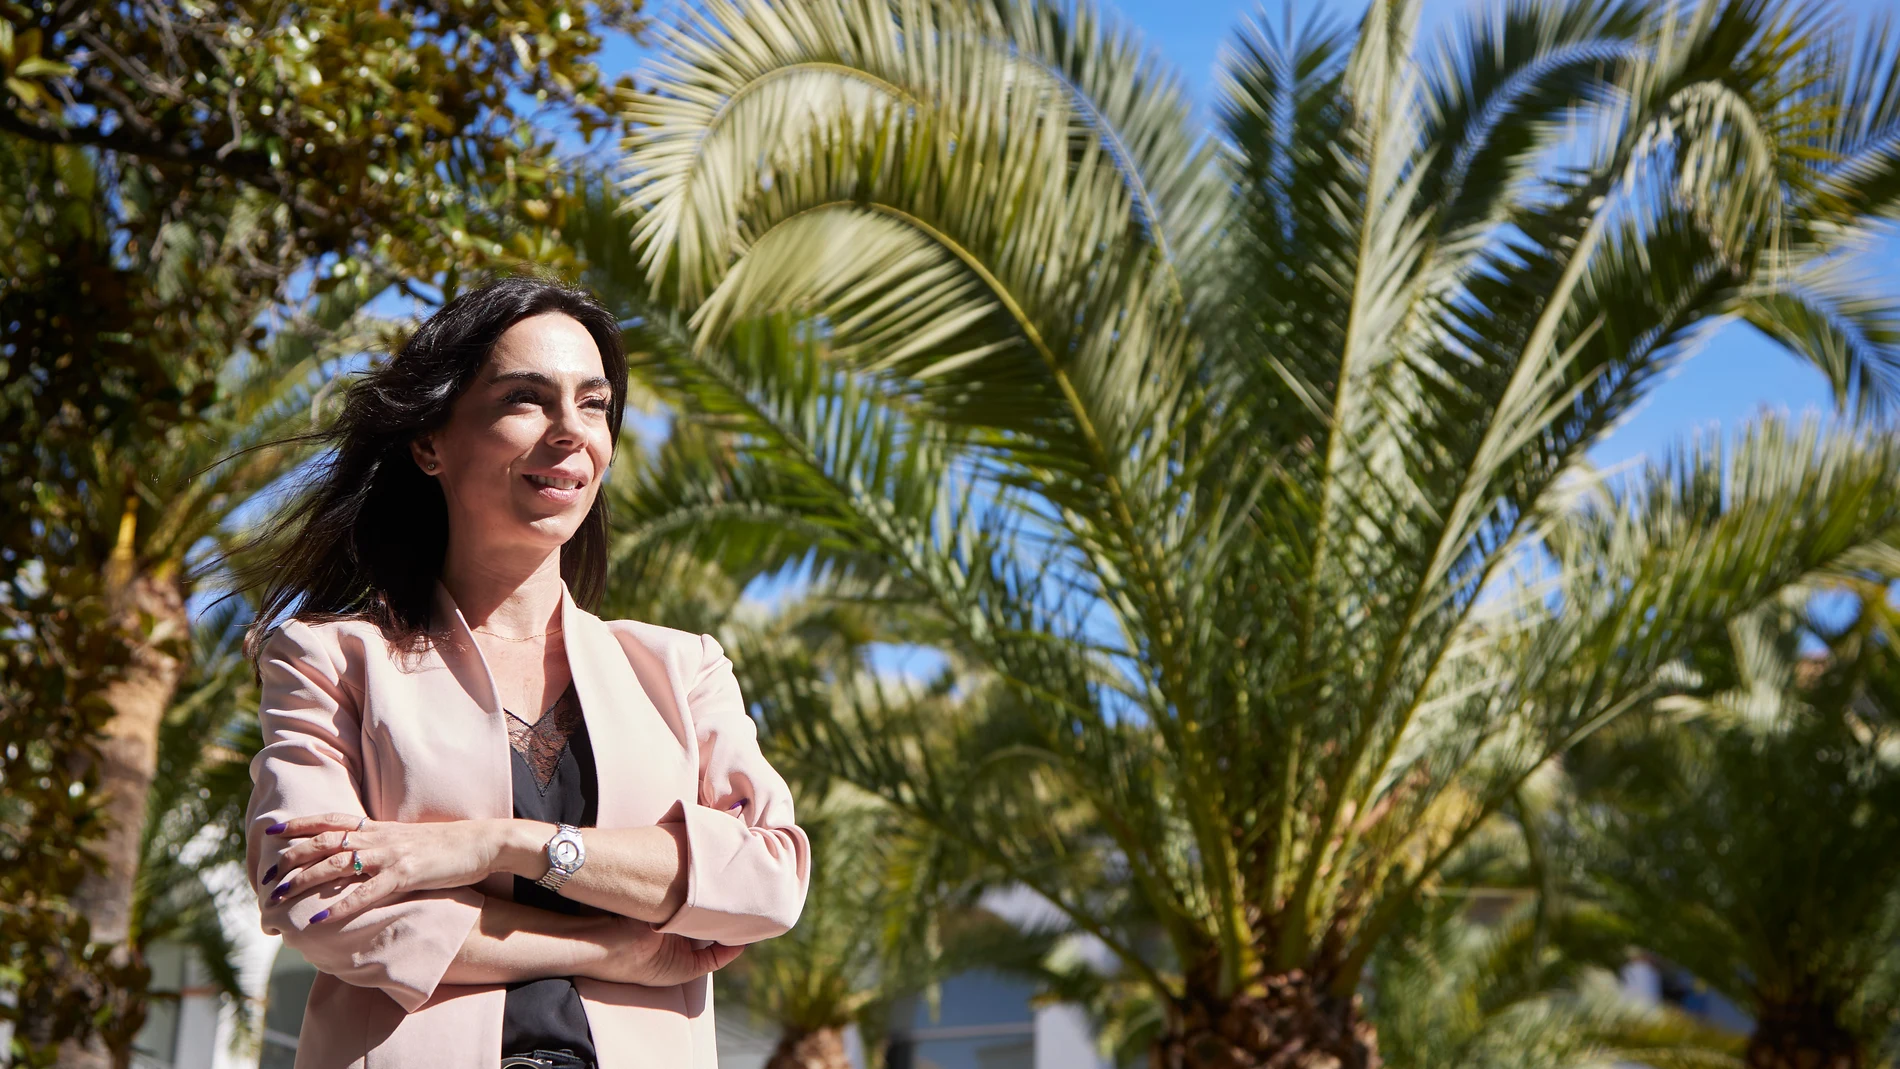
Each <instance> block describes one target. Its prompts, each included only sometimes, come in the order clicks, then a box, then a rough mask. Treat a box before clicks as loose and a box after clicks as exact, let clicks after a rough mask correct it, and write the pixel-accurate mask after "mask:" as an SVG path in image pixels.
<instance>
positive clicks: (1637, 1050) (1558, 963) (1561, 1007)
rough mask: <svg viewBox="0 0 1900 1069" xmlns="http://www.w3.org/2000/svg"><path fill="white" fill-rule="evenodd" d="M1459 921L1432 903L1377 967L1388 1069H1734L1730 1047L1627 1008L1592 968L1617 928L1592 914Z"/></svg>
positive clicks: (1610, 981)
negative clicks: (1643, 1068)
mask: <svg viewBox="0 0 1900 1069" xmlns="http://www.w3.org/2000/svg"><path fill="white" fill-rule="evenodd" d="M1461 913H1462V910H1459V909H1456V908H1448V907H1447V906H1446V905H1445V904H1444V903H1433V904H1431V905H1429V906H1428V907H1427V908H1426V909H1425V910H1424V916H1423V917H1422V918H1421V919H1420V921H1419V922H1418V923H1417V924H1416V925H1414V926H1412V927H1411V928H1410V930H1408V931H1407V932H1406V933H1405V934H1404V935H1403V936H1402V937H1400V938H1397V939H1394V940H1392V941H1391V942H1389V943H1388V944H1387V945H1386V946H1385V947H1383V948H1381V950H1380V952H1379V953H1378V954H1377V955H1375V957H1374V959H1373V965H1372V987H1373V990H1374V991H1375V992H1376V995H1375V997H1374V999H1373V1007H1372V1010H1371V1014H1372V1018H1373V1020H1374V1021H1375V1022H1376V1023H1377V1024H1378V1028H1379V1046H1380V1053H1381V1054H1383V1055H1384V1057H1385V1059H1386V1064H1387V1065H1389V1066H1391V1067H1392V1069H1586V1067H1598V1066H1601V1067H1608V1066H1611V1065H1624V1064H1640V1065H1647V1066H1652V1067H1654V1069H1739V1067H1740V1065H1741V1059H1740V1058H1738V1057H1737V1054H1738V1050H1737V1048H1738V1047H1739V1046H1740V1043H1739V1041H1737V1040H1736V1039H1735V1038H1734V1037H1732V1036H1730V1035H1728V1034H1726V1033H1722V1032H1719V1031H1717V1030H1715V1029H1714V1028H1711V1027H1709V1026H1706V1025H1701V1024H1698V1023H1697V1022H1696V1021H1694V1020H1693V1019H1691V1018H1690V1017H1689V1016H1688V1015H1687V1014H1685V1013H1682V1012H1681V1011H1678V1010H1672V1009H1668V1008H1661V1007H1649V1006H1641V1005H1637V1004H1634V1003H1632V1002H1631V1001H1630V999H1629V996H1628V995H1626V994H1624V993H1623V992H1622V991H1621V990H1619V989H1618V987H1617V984H1616V978H1615V976H1614V974H1612V973H1609V972H1608V971H1607V970H1605V969H1602V968H1600V967H1595V966H1593V965H1592V959H1594V958H1595V957H1596V956H1597V955H1596V954H1595V953H1592V951H1594V950H1598V949H1608V948H1607V947H1600V946H1599V945H1600V944H1602V943H1604V942H1605V941H1606V939H1605V937H1606V936H1607V935H1608V934H1609V933H1610V932H1612V931H1614V930H1615V929H1614V925H1611V924H1605V923H1602V922H1601V921H1600V920H1599V919H1598V918H1596V917H1593V916H1591V913H1590V911H1589V910H1588V909H1579V910H1575V911H1566V912H1565V913H1563V914H1560V915H1556V916H1552V917H1548V918H1545V917H1540V916H1538V915H1537V914H1536V913H1535V911H1530V910H1523V909H1520V910H1517V911H1515V912H1514V913H1512V914H1510V915H1507V916H1506V917H1505V918H1504V919H1503V920H1502V921H1501V922H1499V923H1497V924H1495V925H1477V924H1472V923H1470V922H1469V921H1468V920H1466V919H1464V918H1463V917H1461V916H1460V914H1461ZM1572 941H1576V942H1580V943H1582V944H1584V946H1582V947H1578V948H1573V947H1570V946H1566V945H1565V944H1566V943H1568V942H1572ZM1593 944H1597V945H1593ZM1579 951H1581V952H1579Z"/></svg>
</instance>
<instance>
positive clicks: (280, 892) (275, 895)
mask: <svg viewBox="0 0 1900 1069" xmlns="http://www.w3.org/2000/svg"><path fill="white" fill-rule="evenodd" d="M288 890H290V881H289V880H285V881H284V882H283V883H280V884H278V885H277V890H275V891H272V892H271V893H270V900H271V901H272V902H275V901H277V900H278V899H280V898H282V897H284V892H285V891H288Z"/></svg>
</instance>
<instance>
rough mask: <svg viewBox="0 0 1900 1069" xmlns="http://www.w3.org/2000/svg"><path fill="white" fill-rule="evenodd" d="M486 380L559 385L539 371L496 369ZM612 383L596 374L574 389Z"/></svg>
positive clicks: (492, 382)
mask: <svg viewBox="0 0 1900 1069" xmlns="http://www.w3.org/2000/svg"><path fill="white" fill-rule="evenodd" d="M488 382H489V384H490V385H494V384H495V383H500V382H532V383H534V384H535V385H536V386H546V387H548V388H550V389H552V388H554V387H556V386H558V385H560V384H559V383H557V382H555V381H554V380H553V379H552V378H550V377H548V376H547V375H545V374H542V373H541V372H539V371H498V372H496V373H495V374H493V375H491V376H489V379H488ZM612 385H613V384H612V383H610V382H608V381H607V380H606V379H604V378H602V377H600V376H599V375H596V376H594V377H593V378H591V379H587V380H585V381H583V382H581V383H580V384H579V385H578V386H576V387H575V389H576V390H598V389H603V388H607V387H611V386H612Z"/></svg>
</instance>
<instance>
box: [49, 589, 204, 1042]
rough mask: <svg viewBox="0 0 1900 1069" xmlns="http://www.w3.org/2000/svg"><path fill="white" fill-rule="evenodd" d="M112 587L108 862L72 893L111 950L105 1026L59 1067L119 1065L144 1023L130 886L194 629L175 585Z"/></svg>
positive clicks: (104, 856) (101, 765)
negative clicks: (162, 730)
mask: <svg viewBox="0 0 1900 1069" xmlns="http://www.w3.org/2000/svg"><path fill="white" fill-rule="evenodd" d="M115 578H116V577H115ZM109 585H110V586H112V587H114V588H115V589H113V591H112V598H111V600H112V602H113V604H114V607H115V610H116V612H115V616H114V620H113V625H114V626H116V627H117V628H118V631H119V634H120V636H121V640H122V641H123V642H124V643H125V648H124V656H125V660H124V662H123V665H122V667H121V669H120V670H119V671H118V672H116V673H114V675H113V678H112V679H111V681H110V682H108V683H107V684H106V685H105V686H104V687H102V688H101V689H100V691H99V692H98V694H97V695H95V696H94V700H97V701H100V702H102V703H103V704H104V705H105V706H106V708H108V709H110V710H111V717H110V719H109V720H107V722H106V728H105V736H104V738H103V739H101V740H100V744H99V747H98V753H97V756H96V758H92V759H90V760H92V761H93V763H94V767H95V768H96V770H97V773H98V777H99V778H98V783H99V788H100V791H101V793H102V795H103V797H104V806H103V808H102V812H101V815H102V817H103V818H104V819H103V823H102V826H101V832H100V835H99V837H98V838H97V839H96V840H94V841H93V842H92V843H91V844H89V845H90V846H91V847H92V848H93V850H94V851H95V852H96V853H97V855H98V857H99V859H100V860H101V861H102V862H103V865H102V867H101V868H99V869H97V870H95V871H93V872H92V873H90V874H88V875H87V876H86V878H85V879H84V880H83V881H81V883H80V885H79V887H78V888H77V889H76V890H75V891H74V893H73V895H72V899H71V901H72V904H73V908H74V909H75V910H77V911H78V912H79V914H80V915H81V916H83V917H85V918H86V921H87V923H88V925H89V926H90V929H91V931H90V939H89V941H90V943H91V944H92V945H93V946H95V947H101V948H105V950H106V960H105V962H104V963H103V964H104V965H105V968H104V969H97V967H96V966H95V970H94V971H95V972H96V974H97V975H96V976H95V977H94V978H93V985H92V986H95V987H96V988H97V990H96V991H95V997H96V998H97V999H98V1002H99V1004H100V1009H101V1010H103V1011H104V1012H103V1013H102V1014H101V1016H100V1018H99V1019H102V1020H104V1021H105V1024H104V1026H103V1027H102V1028H100V1029H99V1030H98V1031H95V1032H93V1033H92V1034H91V1035H89V1036H87V1037H86V1038H85V1039H83V1040H69V1041H67V1042H66V1043H64V1044H62V1045H61V1048H60V1061H59V1064H60V1065H61V1066H63V1067H71V1069H122V1067H123V1066H125V1065H127V1064H128V1063H129V1061H130V1058H131V1049H132V1040H133V1037H134V1036H136V1035H137V1034H138V1030H139V1028H140V1026H141V1025H142V1024H143V1023H144V1020H145V991H144V984H143V983H137V982H135V981H136V978H138V977H142V976H144V975H146V974H145V970H144V968H143V962H142V961H141V960H140V954H139V951H138V948H137V947H136V946H134V945H133V944H132V942H131V939H130V936H131V934H132V903H133V891H134V885H135V884H136V882H137V880H138V868H139V843H140V840H141V838H142V837H143V834H144V830H145V799H146V796H147V794H148V793H149V792H150V791H151V787H152V777H153V776H154V775H155V774H156V772H157V768H158V732H159V727H160V725H161V724H162V722H163V721H164V717H165V710H166V709H168V708H169V707H170V706H171V701H172V696H173V695H174V694H175V693H176V692H177V689H178V684H179V680H180V678H181V676H182V675H183V672H184V667H185V664H184V660H183V658H182V656H181V655H180V653H179V651H178V646H179V644H180V643H182V642H183V640H184V638H185V636H186V635H187V633H188V631H189V627H190V621H189V619H188V618H187V617H186V615H185V603H184V593H183V591H182V590H181V589H180V588H179V586H178V584H176V583H174V582H170V581H168V580H166V579H161V578H155V577H152V576H148V575H135V576H131V577H129V578H126V579H125V580H124V581H123V582H120V583H111V582H110V580H109ZM114 978H116V979H117V981H118V982H113V980H114ZM101 981H103V982H101ZM128 981H132V982H128Z"/></svg>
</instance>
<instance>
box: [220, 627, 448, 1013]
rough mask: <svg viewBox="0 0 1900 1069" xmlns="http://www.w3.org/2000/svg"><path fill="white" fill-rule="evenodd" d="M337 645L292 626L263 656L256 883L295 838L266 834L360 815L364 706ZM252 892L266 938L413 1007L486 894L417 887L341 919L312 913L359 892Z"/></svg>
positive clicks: (250, 857)
mask: <svg viewBox="0 0 1900 1069" xmlns="http://www.w3.org/2000/svg"><path fill="white" fill-rule="evenodd" d="M341 659H342V658H341V656H340V653H339V651H338V650H337V649H336V645H335V642H334V641H333V640H330V639H328V638H326V636H324V635H322V634H319V633H318V632H317V631H316V630H314V629H312V628H311V627H309V626H308V625H306V624H303V623H300V622H296V621H293V622H291V623H289V624H287V625H285V626H284V627H283V629H282V630H280V631H278V632H277V634H275V635H274V636H272V638H271V640H270V641H269V642H268V643H267V644H266V645H265V647H264V650H263V653H262V655H261V656H260V657H259V659H258V668H259V673H260V676H261V682H262V687H263V697H262V702H261V703H260V705H261V708H260V709H259V711H258V719H259V720H260V722H261V726H262V728H263V736H264V745H263V748H262V749H261V750H259V751H258V753H257V756H256V757H254V758H252V759H251V783H252V787H251V801H250V805H249V808H248V809H247V811H246V815H247V819H246V822H245V832H244V834H245V858H246V860H247V862H248V868H249V871H250V874H251V879H252V880H253V881H255V880H256V879H257V878H258V876H260V875H261V874H262V873H263V872H264V870H265V869H267V868H269V867H270V866H272V865H274V864H276V862H277V859H278V857H279V855H280V853H281V849H282V848H284V847H287V846H289V845H290V842H291V840H285V839H282V838H279V837H275V836H270V835H266V834H264V829H265V828H268V827H270V826H271V825H273V824H275V823H277V822H278V821H281V820H288V819H289V818H291V817H298V816H310V815H312V814H316V813H352V814H361V813H364V812H365V810H364V803H363V794H362V782H363V752H362V726H361V720H360V709H359V708H358V704H357V702H356V700H355V699H354V698H353V697H352V695H351V693H350V691H349V689H348V688H347V687H346V686H345V684H344V682H343V675H342V671H341V665H340V663H339V662H340V661H341ZM283 876H284V874H282V873H280V874H278V876H277V877H276V878H275V879H273V880H272V881H271V884H270V886H267V887H259V886H255V885H254V887H253V890H254V891H255V892H256V894H257V899H258V908H259V909H260V910H261V911H262V914H263V917H262V923H263V928H264V931H265V932H266V933H268V934H273V935H274V934H277V933H279V932H281V933H282V934H283V937H284V942H285V943H286V944H288V945H289V946H292V947H295V948H296V949H297V950H298V951H300V952H301V953H302V954H303V956H304V957H305V958H307V959H309V961H310V963H311V964H312V965H314V966H316V967H317V969H318V970H319V971H322V972H326V973H329V974H331V975H332V976H335V977H337V978H338V979H341V980H343V981H345V982H347V983H351V984H355V985H356V986H358V987H374V988H379V989H381V990H382V991H383V992H384V993H386V994H388V995H389V997H390V998H392V999H395V1000H396V1001H397V1002H398V1003H400V1004H401V1005H402V1008H403V1009H404V1010H406V1011H411V1012H413V1011H415V1010H416V1009H419V1008H420V1007H421V1006H422V1005H423V1003H425V1002H427V1001H429V997H430V995H431V994H432V993H433V992H434V991H435V987H436V985H437V984H438V983H440V982H441V980H442V975H443V973H444V972H446V971H447V970H448V967H449V964H450V963H451V962H452V961H454V959H455V955H456V954H457V953H458V952H459V951H460V950H461V948H462V943H463V941H464V940H465V939H467V938H468V933H469V931H470V929H472V928H474V926H475V923H476V921H477V920H478V919H479V918H480V916H481V911H482V902H483V900H484V896H483V895H482V893H481V892H479V891H477V890H475V889H474V888H472V887H456V888H451V889H448V890H440V891H419V892H412V893H409V894H407V895H403V896H400V897H397V898H395V899H391V900H386V901H384V902H382V903H379V904H377V905H375V906H371V907H370V908H368V909H366V910H364V911H362V912H361V913H358V914H356V915H355V916H353V917H351V918H349V919H348V920H347V921H344V922H342V923H340V924H338V923H330V922H320V923H317V924H312V923H311V922H310V918H311V917H312V916H313V915H315V914H316V913H318V912H320V911H322V910H325V909H328V908H329V907H330V906H331V905H332V904H334V903H335V902H336V901H337V900H338V899H340V898H342V897H343V894H344V893H345V892H346V891H348V890H349V888H350V887H352V886H354V884H353V883H350V882H344V883H341V884H338V885H335V886H329V887H320V888H318V889H316V890H314V891H310V892H308V893H306V894H303V895H300V896H298V897H297V898H296V899H295V900H292V901H287V902H282V903H279V904H277V905H275V906H273V905H270V904H269V902H268V901H267V899H268V897H269V895H270V892H271V890H272V889H273V888H275V886H276V885H277V883H279V882H281V881H282V879H283Z"/></svg>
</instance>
